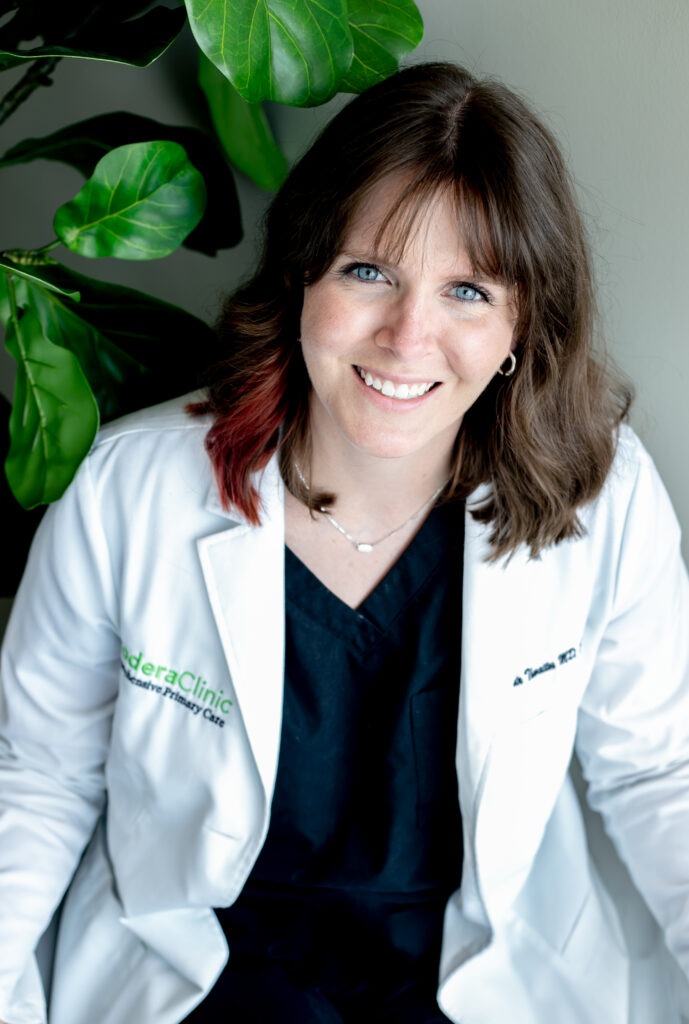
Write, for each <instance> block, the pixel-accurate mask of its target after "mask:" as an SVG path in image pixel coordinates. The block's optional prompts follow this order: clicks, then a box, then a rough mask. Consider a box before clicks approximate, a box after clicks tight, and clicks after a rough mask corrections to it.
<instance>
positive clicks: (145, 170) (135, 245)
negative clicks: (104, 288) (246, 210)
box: [53, 142, 206, 260]
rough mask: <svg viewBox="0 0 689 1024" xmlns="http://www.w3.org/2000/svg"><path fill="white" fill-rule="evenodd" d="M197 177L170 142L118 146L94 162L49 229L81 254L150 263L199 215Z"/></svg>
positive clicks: (202, 196) (201, 189)
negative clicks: (148, 261) (84, 180)
mask: <svg viewBox="0 0 689 1024" xmlns="http://www.w3.org/2000/svg"><path fill="white" fill-rule="evenodd" d="M205 200H206V189H205V185H204V181H203V178H202V177H201V175H200V174H199V172H198V171H197V170H196V168H195V167H193V166H192V164H191V163H190V162H189V160H188V158H187V155H186V153H185V152H184V150H183V149H182V147H181V146H178V145H177V143H175V142H139V143H134V144H132V145H130V146H119V147H118V148H117V149H113V150H112V151H111V152H110V153H108V154H107V155H106V156H104V157H103V158H102V160H99V162H98V164H97V165H96V169H95V171H94V172H93V175H92V176H91V178H89V180H88V181H87V182H86V184H85V185H84V187H83V188H82V189H81V190H80V191H79V192H78V193H77V195H76V196H75V198H74V199H72V200H71V201H70V202H68V203H65V204H64V206H61V207H60V208H59V210H58V211H57V213H56V214H55V219H54V221H53V225H54V228H55V232H56V234H57V236H58V238H59V239H60V241H61V242H62V243H63V244H64V245H66V246H67V248H68V249H70V250H71V251H72V252H77V253H79V254H80V255H81V256H89V257H92V258H93V257H100V256H114V257H116V258H118V259H129V260H153V259H160V258H162V257H163V256H169V254H170V253H172V252H174V251H175V249H177V248H178V247H179V246H180V245H181V244H182V242H183V241H184V239H185V238H186V236H187V235H188V234H189V232H190V231H191V230H192V228H194V227H195V226H196V225H197V224H198V223H199V221H200V220H201V217H202V215H203V210H204V205H205Z"/></svg>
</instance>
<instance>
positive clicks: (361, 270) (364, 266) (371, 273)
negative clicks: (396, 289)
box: [342, 263, 384, 281]
mask: <svg viewBox="0 0 689 1024" xmlns="http://www.w3.org/2000/svg"><path fill="white" fill-rule="evenodd" d="M342 273H343V274H344V275H345V276H346V277H354V278H356V279H357V281H382V280H384V278H383V275H382V274H381V272H380V270H379V269H378V267H376V266H375V264H373V263H350V264H349V265H348V266H346V267H343V269H342Z"/></svg>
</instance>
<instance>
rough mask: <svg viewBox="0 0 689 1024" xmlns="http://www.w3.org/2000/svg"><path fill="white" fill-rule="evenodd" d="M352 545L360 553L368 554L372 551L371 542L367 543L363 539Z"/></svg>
mask: <svg viewBox="0 0 689 1024" xmlns="http://www.w3.org/2000/svg"><path fill="white" fill-rule="evenodd" d="M354 547H355V548H356V549H357V551H360V552H361V554H362V555H368V554H369V553H370V552H371V551H373V544H367V543H366V542H365V541H363V540H362V541H361V542H360V543H358V544H355V545H354Z"/></svg>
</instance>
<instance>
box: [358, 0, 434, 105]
mask: <svg viewBox="0 0 689 1024" xmlns="http://www.w3.org/2000/svg"><path fill="white" fill-rule="evenodd" d="M348 6H349V25H350V28H351V31H352V37H353V39H354V59H353V60H352V66H351V67H350V69H349V71H348V72H347V73H346V75H345V76H344V78H343V79H342V81H341V83H340V89H341V90H342V91H343V92H363V90H364V89H367V88H368V87H369V86H370V85H373V84H374V83H375V82H380V81H382V79H384V78H387V77H388V76H389V75H392V74H394V72H395V71H397V69H398V67H399V62H400V60H401V59H402V58H403V57H404V56H406V54H408V53H409V52H410V51H411V50H413V49H414V48H415V47H416V46H418V44H419V43H420V42H421V38H422V36H423V20H422V18H421V14H420V12H419V9H418V7H417V6H416V4H415V3H414V2H413V0H348Z"/></svg>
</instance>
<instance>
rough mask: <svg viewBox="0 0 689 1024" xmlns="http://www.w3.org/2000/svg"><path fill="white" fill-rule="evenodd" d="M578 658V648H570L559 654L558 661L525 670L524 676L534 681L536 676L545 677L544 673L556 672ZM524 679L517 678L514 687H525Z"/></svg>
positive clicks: (547, 662)
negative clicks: (559, 667) (558, 668)
mask: <svg viewBox="0 0 689 1024" xmlns="http://www.w3.org/2000/svg"><path fill="white" fill-rule="evenodd" d="M576 656H577V649H576V647H569V648H568V649H567V650H566V651H563V652H562V654H558V656H557V659H556V661H545V662H544V663H543V664H542V665H539V666H538V668H525V669H524V672H523V675H524V676H526V680H527V681H528V680H530V679H534V678H535V677H536V676H541V675H543V673H544V672H554V671H555V669H556V668H557V667H558V666H559V665H566V664H567V662H568V661H573V660H574V658H576ZM523 685H524V679H523V678H522V676H517V678H516V679H515V680H514V682H513V683H512V686H523Z"/></svg>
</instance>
